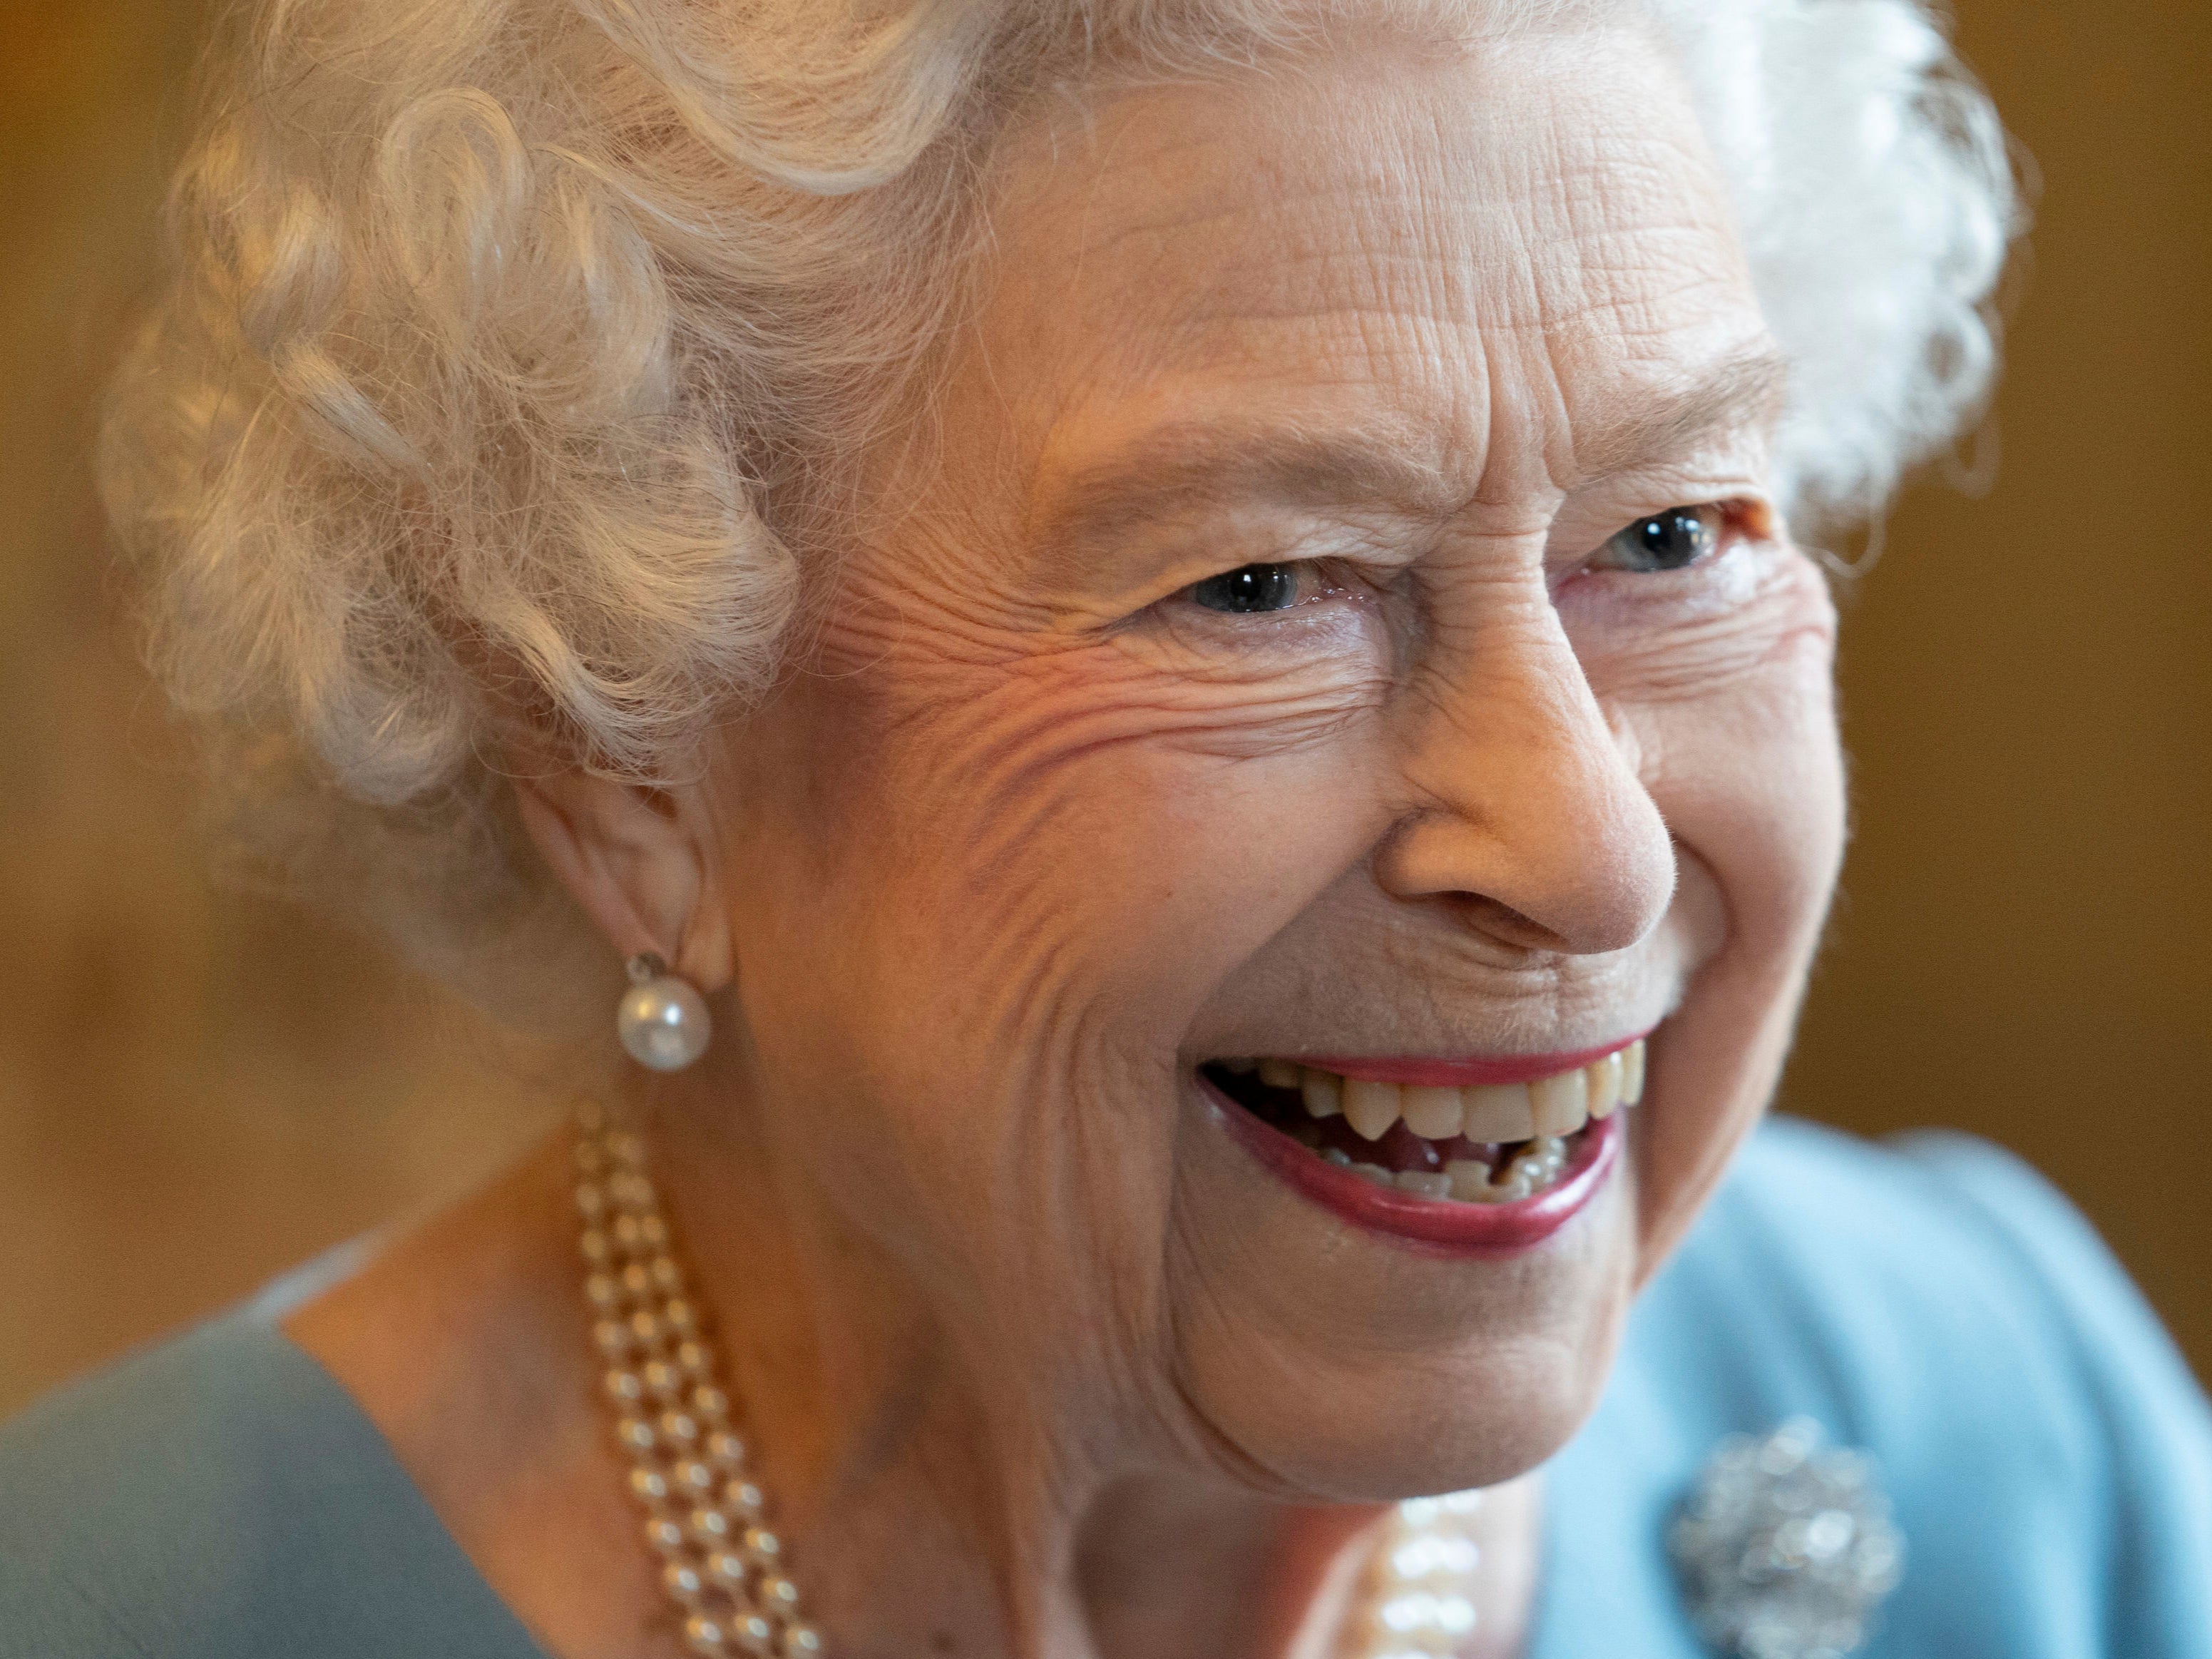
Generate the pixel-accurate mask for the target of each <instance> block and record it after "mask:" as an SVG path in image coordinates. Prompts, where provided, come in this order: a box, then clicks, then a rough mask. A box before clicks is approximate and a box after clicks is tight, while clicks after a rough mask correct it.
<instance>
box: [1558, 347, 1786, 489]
mask: <svg viewBox="0 0 2212 1659" xmlns="http://www.w3.org/2000/svg"><path fill="white" fill-rule="evenodd" d="M1789 398H1790V360H1789V359H1788V358H1787V357H1785V356H1783V354H1782V353H1781V352H1780V351H1778V350H1777V349H1775V348H1774V347H1772V346H1770V345H1761V346H1759V347H1755V348H1753V349H1750V350H1747V351H1741V352H1738V353H1736V354H1735V356H1729V357H1725V358H1723V359H1722V361H1721V362H1720V363H1719V364H1718V365H1717V367H1715V368H1713V369H1711V371H1710V372H1709V373H1707V374H1706V375H1705V378H1704V379H1703V380H1699V381H1698V382H1697V383H1696V384H1695V385H1694V386H1689V387H1686V388H1685V389H1683V390H1681V391H1678V392H1662V393H1660V394H1658V395H1656V396H1655V397H1651V398H1646V399H1644V400H1642V401H1640V402H1639V403H1638V404H1637V406H1636V407H1635V408H1634V409H1632V410H1628V411H1627V412H1626V413H1625V414H1622V415H1620V416H1613V417H1610V418H1607V419H1604V420H1601V421H1599V422H1595V425H1594V426H1593V427H1592V428H1590V429H1589V430H1588V431H1586V432H1583V433H1582V434H1579V435H1577V438H1576V441H1575V446H1574V466H1573V480H1572V481H1573V482H1574V483H1577V484H1583V483H1591V482H1592V481H1594V480H1596V479H1600V478H1607V477H1613V475H1614V474H1616V473H1620V472H1627V471H1632V470H1633V469H1635V468H1637V467H1639V466H1648V465H1650V464H1652V463H1653V462H1655V461H1664V460H1669V459H1675V458H1677V457H1680V456H1684V455H1687V454H1690V453H1692V452H1693V451H1694V450H1696V449H1697V448H1698V447H1699V445H1700V444H1703V443H1705V441H1708V440H1710V439H1711V438H1713V437H1715V436H1717V435H1721V434H1723V433H1728V432H1732V431H1740V430H1755V431H1766V430H1768V429H1770V428H1772V426H1773V425H1774V423H1775V422H1777V421H1778V420H1779V419H1780V418H1781V417H1782V411H1783V410H1784V407H1785V406H1786V405H1787V404H1788V403H1789Z"/></svg>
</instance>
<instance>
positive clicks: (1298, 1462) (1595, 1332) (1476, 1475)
mask: <svg viewBox="0 0 2212 1659" xmlns="http://www.w3.org/2000/svg"><path fill="white" fill-rule="evenodd" d="M1624 1047H1625V1045H1624V1044H1622V1043H1620V1042H1613V1043H1610V1044H1607V1045H1605V1046H1604V1047H1603V1048H1602V1049H1601V1051H1600V1052H1599V1054H1598V1055H1597V1060H1598V1062H1599V1063H1600V1065H1601V1072H1602V1067H1603V1066H1604V1065H1605V1063H1606V1062H1605V1056H1607V1055H1617V1054H1620V1051H1621V1049H1622V1048H1624ZM1324 1058H1326V1059H1327V1060H1328V1066H1350V1068H1351V1069H1352V1071H1354V1072H1365V1073H1375V1072H1376V1071H1378V1070H1387V1069H1389V1067H1388V1066H1383V1065H1382V1064H1381V1063H1380V1062H1379V1061H1377V1060H1376V1058H1375V1057H1371V1056H1370V1057H1366V1063H1362V1062H1361V1061H1359V1060H1347V1057H1343V1056H1333V1057H1311V1056H1310V1057H1308V1061H1310V1063H1308V1061H1300V1062H1298V1064H1300V1065H1301V1066H1303V1067H1304V1071H1305V1072H1306V1073H1312V1072H1314V1071H1322V1072H1324V1073H1328V1066H1324V1065H1323V1064H1322V1060H1323V1059H1324ZM1555 1058H1556V1057H1555V1056H1553V1057H1535V1058H1534V1061H1533V1063H1532V1062H1531V1060H1530V1059H1529V1057H1525V1056H1524V1057H1520V1059H1519V1060H1514V1059H1512V1058H1511V1057H1507V1058H1506V1059H1505V1060H1503V1061H1502V1062H1501V1061H1498V1060H1492V1061H1487V1062H1483V1061H1477V1060H1468V1059H1467V1058H1465V1057H1462V1058H1461V1059H1459V1060H1457V1061H1455V1064H1457V1065H1459V1066H1461V1067H1462V1073H1461V1074H1462V1075H1468V1076H1482V1077H1486V1078H1489V1079H1502V1080H1491V1081H1480V1082H1474V1083H1469V1084H1467V1085H1460V1086H1462V1087H1463V1088H1466V1089H1468V1091H1470V1093H1469V1095H1468V1104H1469V1105H1470V1106H1475V1105H1478V1104H1479V1105H1480V1108H1481V1109H1485V1110H1487V1111H1490V1112H1492V1116H1491V1117H1488V1118H1484V1119H1480V1120H1475V1121H1462V1123H1461V1124H1460V1125H1458V1126H1457V1129H1456V1131H1455V1133H1451V1134H1449V1135H1446V1134H1443V1133H1440V1132H1442V1131H1443V1130H1446V1129H1450V1128H1453V1127H1454V1126H1452V1125H1451V1124H1450V1123H1449V1122H1448V1121H1442V1119H1443V1116H1444V1115H1445V1109H1444V1103H1443V1102H1442V1100H1441V1098H1440V1097H1436V1096H1433V1095H1432V1096H1431V1097H1427V1098H1423V1097H1414V1101H1413V1103H1414V1112H1415V1121H1414V1122H1413V1123H1412V1124H1411V1125H1408V1124H1407V1123H1406V1122H1405V1121H1402V1119H1401V1121H1399V1122H1397V1123H1395V1124H1393V1125H1391V1126H1389V1127H1388V1128H1387V1129H1385V1128H1384V1127H1383V1125H1381V1123H1380V1122H1379V1117H1380V1111H1381V1107H1380V1104H1379V1103H1377V1102H1376V1099H1375V1097H1374V1095H1373V1093H1372V1091H1361V1093H1362V1095H1363V1098H1362V1099H1361V1100H1360V1102H1359V1103H1358V1106H1357V1108H1356V1110H1358V1111H1359V1112H1360V1113H1362V1114H1363V1115H1364V1116H1363V1125H1364V1127H1365V1128H1367V1129H1369V1130H1382V1131H1383V1133H1378V1134H1376V1135H1374V1136H1373V1137H1371V1139H1370V1138H1367V1137H1362V1139H1366V1140H1367V1144H1368V1145H1369V1146H1370V1147H1372V1148H1373V1156H1374V1158H1375V1159H1376V1162H1375V1163H1373V1164H1370V1167H1369V1168H1368V1169H1365V1170H1357V1171H1356V1172H1355V1171H1354V1170H1352V1169H1348V1168H1346V1167H1345V1164H1343V1163H1342V1162H1340V1160H1338V1159H1337V1158H1332V1157H1329V1156H1328V1153H1329V1152H1333V1151H1339V1150H1341V1148H1342V1146H1344V1144H1345V1139H1344V1132H1345V1129H1346V1126H1344V1125H1340V1124H1337V1123H1336V1121H1335V1120H1334V1116H1333V1115H1324V1116H1322V1117H1321V1118H1319V1119H1315V1118H1311V1117H1309V1118H1307V1120H1306V1121H1305V1122H1304V1123H1301V1122H1300V1121H1298V1120H1297V1117H1296V1116H1294V1115H1291V1113H1290V1112H1289V1111H1288V1108H1289V1106H1290V1105H1291V1102H1292V1101H1293V1100H1295V1099H1297V1098H1299V1092H1298V1091H1300V1090H1301V1089H1303V1091H1304V1093H1305V1094H1308V1095H1311V1094H1318V1095H1319V1097H1320V1104H1321V1106H1322V1108H1323V1109H1324V1110H1326V1109H1327V1107H1328V1105H1329V1099H1328V1085H1327V1084H1326V1082H1323V1083H1322V1085H1319V1087H1318V1088H1317V1089H1316V1087H1315V1085H1312V1084H1311V1083H1310V1081H1309V1080H1308V1079H1306V1078H1304V1077H1301V1078H1298V1079H1292V1077H1291V1073H1289V1072H1288V1071H1287V1070H1286V1069H1285V1066H1283V1065H1282V1064H1280V1063H1277V1064H1273V1065H1270V1066H1268V1067H1267V1077H1268V1078H1269V1079H1273V1081H1272V1082H1271V1083H1270V1082H1263V1081H1262V1079H1261V1073H1260V1071H1259V1068H1257V1067H1256V1066H1255V1067H1253V1068H1252V1069H1250V1070H1249V1071H1246V1070H1243V1069H1241V1068H1242V1066H1243V1064H1244V1061H1243V1057H1234V1056H1232V1057H1231V1060H1233V1061H1235V1062H1236V1063H1237V1066H1238V1067H1239V1068H1240V1069H1235V1070H1231V1069H1230V1068H1229V1067H1226V1066H1222V1065H1220V1064H1219V1063H1218V1062H1206V1063H1201V1064H1200V1066H1197V1067H1196V1068H1195V1071H1194V1074H1193V1076H1192V1077H1191V1078H1190V1079H1189V1083H1188V1088H1187V1090H1186V1095H1185V1100H1184V1109H1183V1113H1182V1131H1181V1137H1180V1138H1181V1141H1182V1145H1181V1146H1179V1148H1178V1153H1177V1163H1178V1168H1179V1170H1181V1171H1182V1180H1181V1181H1180V1182H1179V1186H1178V1193H1177V1207H1178V1218H1177V1225H1176V1228H1175V1230H1174V1237H1175V1238H1176V1243H1177V1248H1176V1250H1175V1251H1174V1252H1173V1254H1172V1255H1171V1256H1170V1274H1171V1279H1170V1304H1169V1305H1170V1308H1171V1309H1172V1310H1174V1312H1173V1319H1174V1323H1175V1331H1174V1338H1175V1340H1174V1346H1173V1354H1174V1362H1173V1363H1174V1364H1175V1365H1176V1370H1177V1375H1176V1376H1175V1378H1174V1380H1173V1388H1174V1390H1175V1393H1176V1395H1177V1396H1178V1397H1179V1399H1180V1401H1181V1402H1182V1405H1183V1406H1184V1407H1186V1408H1187V1409H1188V1412H1189V1413H1191V1414H1192V1415H1193V1416H1194V1418H1195V1419H1197V1422H1198V1425H1199V1431H1198V1439H1199V1441H1200V1445H1201V1449H1202V1451H1203V1453H1204V1455H1208V1456H1211V1457H1212V1458H1213V1459H1214V1460H1215V1461H1216V1462H1218V1464H1219V1465H1220V1466H1221V1467H1222V1468H1224V1469H1225V1471H1226V1472H1227V1473H1228V1474H1230V1475H1231V1477H1232V1478H1234V1479H1237V1480H1241V1481H1243V1482H1245V1483H1247V1484H1249V1485H1251V1486H1256V1487H1258V1488H1260V1489H1262V1490H1266V1491H1268V1492H1272V1493H1273V1494H1275V1495H1277V1496H1279V1497H1282V1498H1286V1499H1290V1500H1292V1501H1299V1500H1304V1501H1316V1502H1381V1501H1389V1500H1394V1499H1398V1498H1408V1497H1414V1496H1419V1495H1425V1494H1429V1493H1434V1492H1449V1491H1459V1490H1464V1489H1467V1488H1470V1487H1476V1486H1494V1485H1497V1484H1498V1483H1499V1482H1502V1481H1505V1480H1511V1479H1513V1478H1515V1477H1516V1476H1518V1475H1521V1474H1525V1473H1526V1472H1528V1470H1529V1469H1531V1468H1534V1467H1535V1466H1536V1465H1538V1464H1539V1463H1541V1462H1543V1461H1544V1460H1546V1459H1547V1458H1548V1457H1549V1456H1551V1455H1553V1453H1554V1452H1556V1451H1557V1450H1558V1449H1559V1448H1560V1447H1561V1446H1563V1445H1564V1444H1565V1443H1566V1442H1567V1441H1568V1439H1570V1438H1571V1437H1572V1436H1573V1434H1574V1432H1575V1431H1576V1430H1577V1428H1578V1427H1579V1426H1580V1425H1581V1424H1582V1423H1583V1419H1585V1418H1586V1417H1587V1416H1588V1415H1589V1413H1590V1411H1591V1410H1592V1409H1593V1408H1594V1407H1595V1404H1596V1402H1597V1399H1598V1396H1599V1395H1600V1394H1601V1392H1602V1390H1603V1388H1604V1386H1605V1381H1606V1377H1607V1372H1608V1371H1609V1370H1610V1369H1611V1364H1612V1359H1613V1352H1614V1349H1615V1347H1616V1346H1617V1344H1618V1342H1619V1340H1620V1332H1621V1328H1622V1324H1623V1321H1624V1319H1625V1317H1626V1312H1627V1309H1628V1305H1629V1303H1630V1300H1631V1298H1632V1294H1633V1291H1634V1288H1635V1285H1636V1284H1637V1283H1638V1277H1639V1263H1638V1225H1637V1212H1638V1163H1639V1161H1640V1159H1639V1156H1638V1151H1637V1146H1636V1142H1637V1140H1638V1134H1637V1133H1636V1123H1635V1121H1634V1120H1635V1117H1636V1113H1637V1109H1636V1108H1635V1107H1633V1106H1621V1105H1619V1103H1618V1101H1617V1098H1616V1100H1615V1101H1610V1102H1605V1103H1604V1104H1605V1105H1606V1108H1607V1112H1608V1114H1609V1115H1607V1117H1604V1118H1599V1119H1586V1120H1585V1121H1583V1123H1581V1124H1569V1123H1567V1122H1566V1121H1565V1114H1566V1113H1567V1110H1568V1107H1567V1103H1564V1102H1562V1101H1559V1100H1558V1099H1556V1098H1555V1099H1554V1100H1553V1101H1552V1102H1551V1103H1550V1106H1551V1109H1552V1110H1553V1112H1554V1113H1555V1116H1554V1117H1553V1119H1552V1120H1550V1121H1548V1123H1547V1121H1544V1120H1542V1119H1541V1117H1540V1119H1539V1121H1538V1123H1537V1125H1536V1126H1535V1127H1539V1128H1543V1127H1551V1128H1554V1129H1561V1128H1564V1129H1565V1130H1566V1131H1567V1133H1564V1134H1553V1135H1518V1136H1516V1137H1514V1138H1513V1139H1503V1140H1482V1141H1473V1142H1470V1140H1469V1137H1468V1132H1469V1131H1470V1130H1472V1131H1473V1132H1474V1133H1504V1132H1506V1131H1508V1130H1511V1129H1514V1128H1516V1127H1523V1126H1519V1125H1516V1124H1514V1123H1510V1122H1503V1121H1500V1120H1499V1119H1498V1117H1497V1116H1496V1114H1497V1113H1498V1112H1504V1111H1510V1109H1512V1104H1513V1103H1512V1102H1511V1100H1510V1097H1505V1096H1501V1095H1498V1094H1496V1093H1487V1094H1486V1095H1484V1096H1483V1097H1480V1099H1479V1100H1478V1097H1476V1096H1474V1093H1473V1092H1472V1091H1475V1090H1482V1091H1499V1090H1508V1089H1510V1087H1512V1086H1513V1085H1514V1084H1515V1083H1516V1081H1517V1082H1520V1083H1523V1084H1525V1082H1526V1080H1527V1076H1526V1074H1528V1073H1532V1072H1541V1074H1542V1075H1543V1076H1547V1077H1548V1076H1557V1075H1559V1072H1560V1070H1561V1069H1562V1068H1559V1067H1557V1066H1553V1067H1552V1069H1550V1070H1548V1071H1545V1070H1543V1068H1544V1067H1546V1066H1550V1065H1551V1062H1552V1060H1553V1059H1555ZM1639 1058H1640V1056H1639ZM1486 1065H1487V1066H1489V1068H1490V1069H1489V1070H1488V1071H1485V1070H1484V1066H1486ZM1516 1066H1518V1069H1519V1070H1520V1071H1521V1072H1522V1073H1523V1074H1524V1075H1523V1076H1522V1078H1520V1079H1513V1078H1510V1077H1509V1076H1507V1073H1510V1072H1511V1071H1513V1070H1514V1069H1515V1068H1516ZM1329 1074H1331V1075H1334V1076H1337V1077H1344V1076H1346V1072H1344V1071H1337V1072H1334V1073H1329ZM1425 1075H1427V1076H1429V1077H1431V1079H1433V1078H1436V1077H1438V1076H1442V1075H1445V1074H1444V1073H1437V1072H1435V1071H1433V1070H1432V1071H1431V1072H1430V1073H1426V1074H1425ZM1355 1080H1356V1081H1357V1080H1360V1079H1355ZM1365 1080H1370V1081H1371V1080H1373V1079H1371V1078H1370V1079H1365ZM1400 1086H1401V1088H1426V1089H1429V1090H1431V1091H1435V1090H1438V1089H1441V1088H1443V1087H1444V1086H1446V1085H1443V1084H1442V1083H1439V1082H1436V1081H1431V1082H1428V1083H1425V1084H1422V1083H1417V1084H1413V1085H1400ZM1525 1092H1526V1091H1525V1089H1524V1093H1525ZM1552 1092H1553V1095H1554V1096H1555V1097H1556V1096H1558V1095H1559V1094H1560V1093H1561V1092H1563V1091H1562V1090H1559V1089H1554V1090H1553V1091H1552ZM1588 1098H1589V1097H1585V1099H1586V1102H1587V1099H1588ZM1616 1107H1618V1109H1615V1108H1616ZM1543 1109H1544V1105H1543V1103H1541V1091H1540V1104H1539V1106H1538V1110H1539V1112H1540V1113H1541V1111H1542V1110H1543ZM1424 1113H1425V1114H1426V1115H1424ZM1315 1123H1319V1124H1320V1125H1322V1129H1321V1132H1320V1133H1308V1128H1309V1127H1310V1125H1312V1124H1315ZM1422 1128H1426V1129H1429V1130H1431V1131H1437V1132H1439V1133H1431V1134H1427V1135H1420V1134H1416V1133H1413V1131H1414V1130H1418V1129H1422ZM1352 1133H1353V1134H1355V1135H1357V1134H1358V1130H1357V1129H1354V1130H1352ZM1531 1140H1534V1141H1539V1142H1541V1141H1547V1140H1548V1141H1553V1142H1564V1143H1565V1146H1564V1149H1563V1150H1562V1149H1559V1148H1540V1149H1539V1152H1540V1154H1541V1152H1551V1154H1552V1156H1551V1157H1550V1158H1549V1159H1547V1160H1542V1161H1539V1160H1538V1159H1532V1158H1529V1157H1528V1154H1527V1143H1528V1142H1529V1141H1531ZM1408 1142H1418V1143H1421V1144H1419V1145H1409V1144H1408ZM1470 1146H1474V1147H1479V1148H1481V1149H1483V1150H1482V1151H1481V1152H1480V1154H1478V1155H1474V1156H1467V1155H1466V1154H1468V1152H1469V1150H1470ZM1451 1154H1461V1155H1462V1156H1451ZM1516 1156H1517V1158H1518V1160H1519V1164H1520V1168H1519V1169H1518V1170H1516ZM1351 1162H1352V1163H1353V1164H1361V1163H1366V1162H1368V1160H1366V1159H1353V1160H1351ZM1467 1164H1482V1165H1483V1166H1484V1167H1485V1169H1486V1170H1487V1172H1488V1173H1487V1174H1486V1176H1478V1174H1477V1173H1476V1171H1474V1170H1471V1169H1467V1168H1464V1167H1461V1168H1457V1169H1454V1168H1453V1167H1452V1166H1455V1165H1457V1166H1464V1165H1467ZM1394 1166H1395V1167H1394ZM1378 1169H1389V1170H1390V1177H1391V1178H1390V1180H1389V1182H1387V1183H1386V1182H1384V1181H1383V1179H1382V1178H1381V1176H1378V1175H1377V1174H1376V1172H1375V1171H1376V1170H1378ZM1439 1169H1440V1170H1442V1171H1443V1174H1444V1176H1445V1181H1446V1182H1450V1181H1452V1180H1454V1179H1456V1180H1457V1181H1458V1182H1459V1189H1460V1192H1461V1193H1462V1194H1470V1193H1472V1192H1473V1189H1474V1186H1475V1183H1476V1182H1478V1181H1480V1182H1484V1183H1485V1188H1486V1189H1485V1190H1483V1191H1481V1192H1480V1193H1479V1194H1474V1195H1472V1196H1462V1197H1456V1198H1455V1197H1454V1196H1453V1195H1452V1194H1451V1192H1450V1191H1449V1188H1448V1186H1440V1185H1439V1183H1438V1182H1436V1181H1434V1180H1422V1179H1419V1176H1421V1175H1423V1174H1425V1173H1430V1172H1432V1170H1439ZM1522 1176H1536V1177H1538V1179H1537V1180H1536V1181H1535V1182H1528V1181H1525V1180H1522V1179H1520V1178H1519V1177H1522ZM1524 1186H1531V1187H1533V1188H1534V1190H1528V1191H1523V1190H1522V1188H1523V1187H1524Z"/></svg>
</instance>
